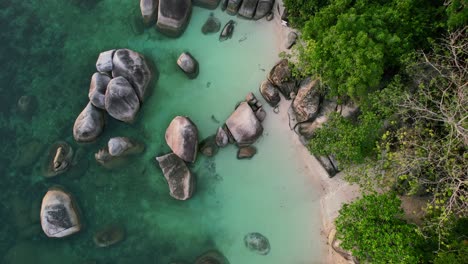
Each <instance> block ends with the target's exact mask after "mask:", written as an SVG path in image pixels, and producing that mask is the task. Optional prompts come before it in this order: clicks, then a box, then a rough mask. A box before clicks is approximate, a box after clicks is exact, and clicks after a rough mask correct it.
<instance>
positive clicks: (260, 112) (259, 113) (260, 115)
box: [255, 107, 266, 122]
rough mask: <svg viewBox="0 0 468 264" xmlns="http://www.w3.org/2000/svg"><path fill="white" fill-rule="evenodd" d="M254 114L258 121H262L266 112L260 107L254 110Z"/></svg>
mask: <svg viewBox="0 0 468 264" xmlns="http://www.w3.org/2000/svg"><path fill="white" fill-rule="evenodd" d="M255 116H256V117H257V119H258V121H260V122H263V121H264V120H265V118H266V112H265V110H263V107H260V108H258V109H257V111H255Z"/></svg>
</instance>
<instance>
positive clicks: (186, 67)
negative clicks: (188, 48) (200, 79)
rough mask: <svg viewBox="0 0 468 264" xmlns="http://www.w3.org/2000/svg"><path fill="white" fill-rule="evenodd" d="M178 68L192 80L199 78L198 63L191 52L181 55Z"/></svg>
mask: <svg viewBox="0 0 468 264" xmlns="http://www.w3.org/2000/svg"><path fill="white" fill-rule="evenodd" d="M177 66H179V68H180V69H181V70H182V71H183V72H184V73H185V74H186V75H187V76H188V77H189V78H190V79H194V78H196V77H197V76H198V61H197V60H196V59H195V58H194V57H193V56H192V54H190V53H189V52H184V53H182V54H180V56H179V58H178V59H177Z"/></svg>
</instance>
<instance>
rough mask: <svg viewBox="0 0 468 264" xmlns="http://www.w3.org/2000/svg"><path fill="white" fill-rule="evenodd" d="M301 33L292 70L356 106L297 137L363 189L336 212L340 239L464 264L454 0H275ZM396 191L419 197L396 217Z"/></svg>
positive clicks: (459, 57)
mask: <svg viewBox="0 0 468 264" xmlns="http://www.w3.org/2000/svg"><path fill="white" fill-rule="evenodd" d="M285 6H286V8H287V9H288V12H289V15H290V17H289V20H290V22H291V24H292V25H293V26H294V27H296V28H298V29H299V30H300V32H301V33H302V35H301V37H302V43H301V45H297V47H296V49H295V53H294V55H295V56H296V58H297V59H295V60H292V61H294V65H292V67H293V68H294V70H293V72H294V73H295V74H296V76H298V77H303V76H314V77H316V78H318V79H320V81H321V82H322V84H323V88H324V89H322V90H323V91H322V92H323V95H324V96H325V97H327V98H335V100H337V101H338V103H341V104H348V103H350V102H351V103H354V104H356V105H358V106H359V109H360V114H359V116H357V117H356V118H344V117H342V116H341V115H339V114H336V113H332V114H330V116H329V119H328V122H326V123H325V124H324V125H323V126H322V127H321V128H319V129H317V131H316V132H315V134H314V136H313V137H312V139H311V140H310V141H309V149H310V151H311V153H312V154H314V155H317V156H325V155H333V156H334V157H335V158H336V159H337V160H338V162H339V163H340V166H341V167H342V168H344V173H345V177H346V178H347V179H348V180H349V181H350V182H354V183H358V184H359V185H360V187H361V190H363V192H364V197H363V198H361V199H359V200H357V201H355V202H353V203H351V204H349V205H345V206H344V207H343V208H342V210H341V211H340V216H339V217H338V219H337V220H336V225H337V230H338V237H339V238H340V239H341V240H342V241H343V243H342V246H343V248H344V249H347V250H351V251H352V253H353V255H354V256H355V257H356V258H358V260H361V261H370V262H372V263H418V262H434V263H464V262H466V261H467V244H468V243H467V239H468V238H467V236H468V232H467V230H466V219H467V217H468V209H467V208H468V206H467V193H466V192H467V176H468V175H467V171H468V152H467V146H468V107H467V106H468V99H467V96H468V95H467V93H468V87H467V81H468V68H467V62H468V42H467V37H466V36H467V29H468V27H467V21H468V9H467V3H466V1H445V2H444V1H409V0H408V1H396V0H393V1H367V0H360V1H359V0H358V1H350V0H338V1H302V0H285ZM395 194H398V195H405V196H417V197H422V198H424V199H425V200H427V205H426V207H425V210H424V211H425V214H424V215H425V216H424V219H423V221H422V222H421V223H418V225H413V224H409V223H407V222H405V220H403V219H405V216H404V215H403V214H402V211H401V209H400V201H399V199H398V198H397V197H398V196H395Z"/></svg>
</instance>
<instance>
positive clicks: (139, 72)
mask: <svg viewBox="0 0 468 264" xmlns="http://www.w3.org/2000/svg"><path fill="white" fill-rule="evenodd" d="M96 69H97V72H96V73H94V74H93V76H92V77H91V84H90V86H89V93H88V97H89V103H88V104H87V105H86V107H85V108H84V110H83V111H82V112H81V113H80V114H79V115H78V117H77V119H76V121H75V124H74V126H73V136H74V138H75V140H76V141H77V142H92V141H94V140H96V138H97V137H98V136H99V135H100V134H101V133H102V131H103V129H104V123H105V116H104V114H105V112H107V113H108V114H109V115H110V116H112V117H113V118H115V119H117V120H120V121H123V122H127V123H131V122H133V121H134V120H135V117H136V114H137V113H138V111H139V110H140V105H141V103H142V102H143V101H144V100H145V98H146V96H147V95H148V87H149V84H150V82H151V79H152V72H151V70H150V67H149V65H148V64H147V62H146V60H145V58H144V57H143V56H142V55H141V54H139V53H138V52H135V51H132V50H129V49H118V50H109V51H105V52H102V53H101V54H100V55H99V58H98V60H97V62H96Z"/></svg>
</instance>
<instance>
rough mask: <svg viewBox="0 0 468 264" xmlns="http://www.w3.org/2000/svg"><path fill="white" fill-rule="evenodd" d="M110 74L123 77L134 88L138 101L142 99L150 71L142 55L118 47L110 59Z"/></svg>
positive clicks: (145, 92) (145, 93)
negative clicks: (111, 63) (111, 67)
mask: <svg viewBox="0 0 468 264" xmlns="http://www.w3.org/2000/svg"><path fill="white" fill-rule="evenodd" d="M112 62H113V64H114V66H113V69H112V76H113V77H114V78H116V77H124V78H125V79H127V81H128V82H129V83H130V84H131V85H132V87H133V89H135V92H136V94H137V95H138V98H139V99H140V101H142V102H143V101H144V100H145V98H146V96H147V94H148V93H149V92H148V86H149V84H150V82H151V78H152V73H151V70H150V68H149V65H148V63H147V62H146V60H145V58H144V57H143V55H141V54H140V53H138V52H135V51H133V50H129V49H119V50H117V51H116V52H115V53H114V57H113V59H112Z"/></svg>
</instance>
